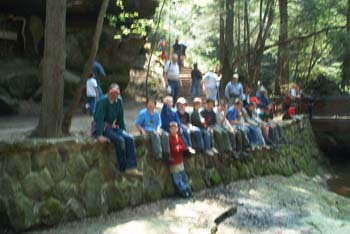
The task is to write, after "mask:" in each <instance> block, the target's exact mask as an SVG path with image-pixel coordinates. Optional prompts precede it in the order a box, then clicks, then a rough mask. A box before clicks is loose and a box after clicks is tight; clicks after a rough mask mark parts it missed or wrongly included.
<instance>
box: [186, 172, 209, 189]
mask: <svg viewBox="0 0 350 234" xmlns="http://www.w3.org/2000/svg"><path fill="white" fill-rule="evenodd" d="M189 183H190V185H191V188H192V190H193V191H199V190H202V189H204V188H205V187H206V185H205V182H204V180H203V176H202V174H201V173H200V172H199V171H195V172H193V174H192V175H191V177H190V181H189Z"/></svg>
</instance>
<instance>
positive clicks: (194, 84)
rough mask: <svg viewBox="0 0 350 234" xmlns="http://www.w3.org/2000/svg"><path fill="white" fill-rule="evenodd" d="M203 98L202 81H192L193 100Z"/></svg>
mask: <svg viewBox="0 0 350 234" xmlns="http://www.w3.org/2000/svg"><path fill="white" fill-rule="evenodd" d="M200 96H201V89H200V80H197V79H192V86H191V99H193V98H194V97H200Z"/></svg>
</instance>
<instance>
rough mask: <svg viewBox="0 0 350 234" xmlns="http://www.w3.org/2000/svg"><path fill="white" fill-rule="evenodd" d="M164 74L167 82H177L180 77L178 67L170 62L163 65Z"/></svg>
mask: <svg viewBox="0 0 350 234" xmlns="http://www.w3.org/2000/svg"><path fill="white" fill-rule="evenodd" d="M164 72H165V73H166V74H167V77H168V80H173V81H176V80H179V77H180V69H179V65H178V64H177V63H175V64H174V63H172V62H171V61H168V62H167V63H166V64H165V67H164Z"/></svg>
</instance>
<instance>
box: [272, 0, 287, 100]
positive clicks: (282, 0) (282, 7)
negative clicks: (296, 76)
mask: <svg viewBox="0 0 350 234" xmlns="http://www.w3.org/2000/svg"><path fill="white" fill-rule="evenodd" d="M278 3H279V11H280V29H279V40H278V41H279V45H278V58H277V76H276V78H275V94H280V84H286V83H288V81H289V59H288V43H287V42H286V41H287V39H288V1H287V0H279V1H278Z"/></svg>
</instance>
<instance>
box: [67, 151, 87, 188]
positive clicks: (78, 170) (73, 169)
mask: <svg viewBox="0 0 350 234" xmlns="http://www.w3.org/2000/svg"><path fill="white" fill-rule="evenodd" d="M88 170H89V166H88V165H87V163H86V161H85V159H84V158H83V157H82V156H80V155H74V156H72V157H71V158H70V160H69V161H68V163H67V172H68V175H69V179H70V180H72V181H73V182H80V181H82V179H83V178H84V175H85V173H86V172H87V171H88Z"/></svg>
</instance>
